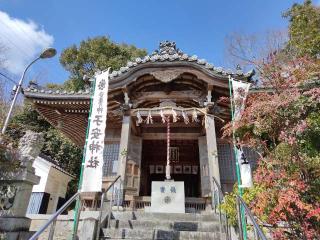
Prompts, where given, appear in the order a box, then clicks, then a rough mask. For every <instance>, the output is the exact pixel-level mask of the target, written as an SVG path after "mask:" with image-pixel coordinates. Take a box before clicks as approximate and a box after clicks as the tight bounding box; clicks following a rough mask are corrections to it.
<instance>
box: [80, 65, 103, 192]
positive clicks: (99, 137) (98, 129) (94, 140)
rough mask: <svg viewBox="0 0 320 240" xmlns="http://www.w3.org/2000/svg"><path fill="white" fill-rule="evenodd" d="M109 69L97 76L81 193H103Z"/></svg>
mask: <svg viewBox="0 0 320 240" xmlns="http://www.w3.org/2000/svg"><path fill="white" fill-rule="evenodd" d="M108 88H109V69H108V70H107V71H106V72H103V73H101V74H99V75H96V76H95V87H94V93H93V96H92V101H91V115H90V118H89V121H90V124H89V131H88V135H87V139H86V147H85V162H84V168H83V178H82V186H81V192H101V190H102V166H103V149H104V139H105V130H106V124H107V106H108Z"/></svg>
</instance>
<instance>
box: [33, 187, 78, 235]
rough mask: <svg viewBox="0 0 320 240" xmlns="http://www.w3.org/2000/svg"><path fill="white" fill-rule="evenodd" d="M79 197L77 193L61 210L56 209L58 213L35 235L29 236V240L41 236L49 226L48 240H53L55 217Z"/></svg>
mask: <svg viewBox="0 0 320 240" xmlns="http://www.w3.org/2000/svg"><path fill="white" fill-rule="evenodd" d="M79 197H80V192H77V193H76V194H74V195H73V196H72V197H71V198H70V199H69V200H68V201H67V202H66V203H65V204H63V206H62V207H61V208H59V209H58V211H56V212H55V213H54V214H53V215H52V216H51V217H50V218H49V220H48V221H47V222H46V223H45V224H44V225H43V226H42V227H41V228H40V229H39V230H38V231H37V232H36V233H35V234H33V235H32V236H31V238H30V239H29V240H36V239H37V238H38V237H39V236H40V234H42V233H43V232H44V231H45V230H46V229H47V227H48V226H49V225H50V224H52V225H51V229H50V232H49V237H48V239H50V240H51V239H53V234H54V228H55V225H56V220H57V217H58V216H59V215H60V214H61V213H62V212H63V211H64V210H66V209H67V207H69V206H70V205H71V203H73V202H74V201H75V200H77V199H78V198H79Z"/></svg>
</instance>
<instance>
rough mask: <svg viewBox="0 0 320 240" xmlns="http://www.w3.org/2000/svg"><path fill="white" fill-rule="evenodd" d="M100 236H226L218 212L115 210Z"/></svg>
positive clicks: (167, 239) (172, 238)
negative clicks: (108, 225)
mask: <svg viewBox="0 0 320 240" xmlns="http://www.w3.org/2000/svg"><path fill="white" fill-rule="evenodd" d="M102 230H103V231H102V232H103V234H102V237H101V238H100V239H159V240H160V239H163V240H176V239H177V240H178V239H179V240H180V239H199V240H200V239H206V240H210V239H211V240H220V239H225V234H224V233H222V234H221V233H220V227H219V219H218V216H217V215H215V214H214V213H201V214H200V213H184V214H183V213H179V214H178V213H147V212H113V213H112V217H111V221H110V228H107V223H106V224H105V227H104V228H103V229H102Z"/></svg>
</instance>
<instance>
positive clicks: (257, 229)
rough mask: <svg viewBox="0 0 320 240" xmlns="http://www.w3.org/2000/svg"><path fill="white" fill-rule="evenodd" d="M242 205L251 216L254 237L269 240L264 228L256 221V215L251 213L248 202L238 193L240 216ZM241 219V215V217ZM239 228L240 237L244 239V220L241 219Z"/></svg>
mask: <svg viewBox="0 0 320 240" xmlns="http://www.w3.org/2000/svg"><path fill="white" fill-rule="evenodd" d="M240 205H241V206H242V207H243V209H244V210H245V213H246V215H247V216H248V217H249V218H250V220H251V222H252V224H253V228H254V239H262V240H267V238H266V236H265V234H264V233H263V231H262V229H261V228H260V226H259V224H258V223H257V222H256V220H255V217H254V215H253V214H252V213H251V211H250V209H249V207H248V206H247V204H246V203H245V202H244V200H243V199H242V198H241V197H240V196H238V195H237V207H238V217H239V216H241V212H240ZM240 219H241V217H240ZM239 224H240V226H239V230H240V238H241V239H243V234H242V221H241V220H240V221H239ZM258 237H259V238H258Z"/></svg>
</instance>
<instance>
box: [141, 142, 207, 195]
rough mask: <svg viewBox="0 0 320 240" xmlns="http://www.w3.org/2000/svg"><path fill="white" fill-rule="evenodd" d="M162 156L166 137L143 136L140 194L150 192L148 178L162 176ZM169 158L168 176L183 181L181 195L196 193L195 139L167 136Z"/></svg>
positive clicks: (154, 178) (196, 144) (161, 177)
mask: <svg viewBox="0 0 320 240" xmlns="http://www.w3.org/2000/svg"><path fill="white" fill-rule="evenodd" d="M166 159H167V143H166V140H143V143H142V160H141V178H140V194H139V195H140V196H150V195H151V183H152V181H164V180H165V167H166ZM170 159H171V164H170V165H171V178H172V179H173V180H174V181H183V182H184V187H185V197H200V195H201V183H200V168H199V147H198V140H189V139H188V140H183V139H180V140H171V141H170Z"/></svg>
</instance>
